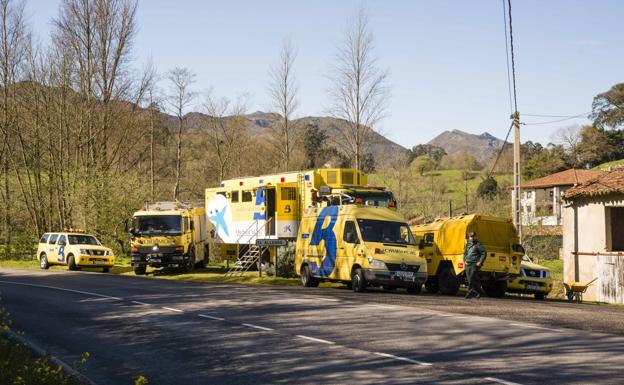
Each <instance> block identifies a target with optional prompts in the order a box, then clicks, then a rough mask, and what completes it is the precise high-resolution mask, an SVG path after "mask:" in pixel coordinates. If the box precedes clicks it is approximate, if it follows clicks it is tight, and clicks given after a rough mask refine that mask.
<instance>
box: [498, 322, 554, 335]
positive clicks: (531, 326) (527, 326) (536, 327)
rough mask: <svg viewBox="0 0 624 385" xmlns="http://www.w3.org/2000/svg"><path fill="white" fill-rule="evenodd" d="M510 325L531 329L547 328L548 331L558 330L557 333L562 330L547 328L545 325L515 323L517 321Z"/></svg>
mask: <svg viewBox="0 0 624 385" xmlns="http://www.w3.org/2000/svg"><path fill="white" fill-rule="evenodd" d="M510 325H513V326H521V327H524V328H531V329H541V330H548V331H551V332H558V333H561V332H563V330H560V329H553V328H547V327H543V326H537V325H529V324H517V323H514V324H510Z"/></svg>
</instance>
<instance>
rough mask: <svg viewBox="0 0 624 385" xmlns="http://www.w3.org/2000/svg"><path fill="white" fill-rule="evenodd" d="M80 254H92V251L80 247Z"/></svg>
mask: <svg viewBox="0 0 624 385" xmlns="http://www.w3.org/2000/svg"><path fill="white" fill-rule="evenodd" d="M80 254H87V255H90V254H91V253H89V250H87V249H80Z"/></svg>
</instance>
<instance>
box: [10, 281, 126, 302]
mask: <svg viewBox="0 0 624 385" xmlns="http://www.w3.org/2000/svg"><path fill="white" fill-rule="evenodd" d="M0 283H8V284H11V285H22V286H31V287H40V288H43V289H52V290H60V291H66V292H69V293H77V294H85V295H90V296H93V297H100V298H108V299H114V300H117V301H121V300H122V299H121V298H119V297H113V296H110V295H105V294H98V293H92V292H90V291H82V290H72V289H65V288H63V287H56V286H48V285H37V284H35V283H24V282H14V281H4V280H0Z"/></svg>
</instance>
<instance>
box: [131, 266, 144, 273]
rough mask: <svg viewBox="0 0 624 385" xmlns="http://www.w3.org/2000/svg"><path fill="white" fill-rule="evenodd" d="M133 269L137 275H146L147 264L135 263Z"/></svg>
mask: <svg viewBox="0 0 624 385" xmlns="http://www.w3.org/2000/svg"><path fill="white" fill-rule="evenodd" d="M133 270H134V274H135V275H145V272H146V271H147V265H134V267H133Z"/></svg>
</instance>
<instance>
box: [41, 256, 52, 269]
mask: <svg viewBox="0 0 624 385" xmlns="http://www.w3.org/2000/svg"><path fill="white" fill-rule="evenodd" d="M39 267H40V268H41V270H48V269H49V268H50V264H49V263H48V256H47V255H46V254H45V253H41V257H39Z"/></svg>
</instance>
